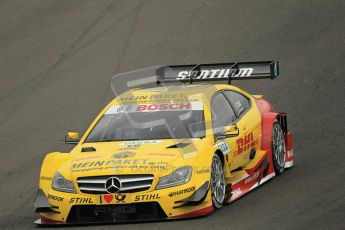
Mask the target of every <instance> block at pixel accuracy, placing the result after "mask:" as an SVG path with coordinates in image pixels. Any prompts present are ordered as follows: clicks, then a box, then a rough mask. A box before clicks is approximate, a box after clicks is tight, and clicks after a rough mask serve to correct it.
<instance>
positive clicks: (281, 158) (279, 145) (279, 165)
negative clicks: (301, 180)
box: [272, 122, 286, 175]
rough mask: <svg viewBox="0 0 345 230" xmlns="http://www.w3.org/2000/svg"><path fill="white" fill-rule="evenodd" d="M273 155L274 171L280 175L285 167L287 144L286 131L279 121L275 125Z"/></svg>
mask: <svg viewBox="0 0 345 230" xmlns="http://www.w3.org/2000/svg"><path fill="white" fill-rule="evenodd" d="M272 155H273V166H274V171H275V173H276V174H277V175H279V174H281V173H282V172H283V171H284V168H285V161H286V146H285V137H284V133H283V130H282V128H281V126H280V124H279V123H278V122H275V123H274V125H273V133H272Z"/></svg>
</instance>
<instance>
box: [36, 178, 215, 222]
mask: <svg viewBox="0 0 345 230" xmlns="http://www.w3.org/2000/svg"><path fill="white" fill-rule="evenodd" d="M34 210H35V212H38V213H40V219H39V220H37V221H36V222H35V223H36V224H39V225H51V224H95V223H114V222H130V221H154V220H167V219H179V218H190V217H195V216H202V215H207V214H209V213H211V212H212V211H213V206H212V201H211V197H210V192H209V183H208V182H204V183H203V184H202V185H201V186H199V187H198V188H197V189H195V186H186V185H185V186H179V187H174V188H169V189H162V190H154V191H151V192H147V193H134V194H103V195H90V194H69V193H61V192H57V191H53V190H51V191H49V193H47V194H46V195H45V194H44V193H43V191H42V190H39V192H38V193H37V196H36V199H35V202H34Z"/></svg>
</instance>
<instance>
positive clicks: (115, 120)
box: [34, 61, 293, 225]
mask: <svg viewBox="0 0 345 230" xmlns="http://www.w3.org/2000/svg"><path fill="white" fill-rule="evenodd" d="M151 70H152V69H151ZM153 70H154V71H153V72H152V71H151V72H152V73H151V74H153V78H152V76H149V78H150V79H154V81H155V83H157V84H158V85H157V86H155V87H150V88H147V87H143V88H132V89H129V90H127V91H125V92H123V93H121V94H119V95H117V96H116V97H115V98H114V99H113V100H112V101H111V102H110V103H109V104H108V105H107V106H106V107H105V108H104V109H103V110H102V111H101V113H100V114H99V115H98V116H97V117H96V119H95V120H94V121H93V122H92V124H91V125H90V127H89V128H88V129H87V131H86V132H85V133H84V135H83V136H82V137H81V138H79V134H78V133H76V132H68V133H67V134H66V136H65V142H66V143H68V144H75V145H76V146H75V147H74V148H73V149H72V150H71V152H70V153H61V152H53V153H49V154H47V155H46V157H45V159H44V161H43V164H42V168H41V172H40V178H39V188H38V192H37V195H36V198H35V201H34V211H35V212H37V213H39V216H40V218H39V219H38V220H37V221H36V222H35V223H36V224H39V225H54V224H91V223H114V222H129V221H151V220H172V219H181V218H191V217H197V216H204V215H208V214H210V213H212V212H214V211H215V210H217V209H220V208H222V206H223V205H225V204H229V203H231V202H233V201H235V200H236V199H238V198H240V197H242V196H243V195H244V194H246V193H248V192H249V191H251V190H253V189H254V188H256V187H258V186H259V185H262V184H263V183H264V182H266V181H267V180H269V179H271V178H273V177H274V176H277V175H279V174H281V173H283V171H284V169H286V168H290V167H292V166H293V146H292V134H291V132H289V131H288V128H287V116H286V113H282V112H276V111H275V110H274V109H273V106H272V105H271V103H270V102H268V101H267V100H266V99H265V98H264V97H263V96H262V95H251V94H249V93H248V92H246V91H244V90H242V89H240V88H238V87H236V86H233V85H231V81H232V80H245V79H262V78H270V79H274V78H276V77H278V75H279V66H278V62H277V61H265V62H238V63H221V64H198V65H178V66H159V67H155V68H153ZM146 73H147V71H146V70H144V71H136V72H135V74H134V75H136V76H135V77H136V79H139V81H140V80H141V79H140V77H142V76H144V75H145V74H146ZM151 74H150V75H151ZM122 76H125V77H126V79H128V78H129V76H133V72H132V73H130V74H128V75H122ZM114 79H117V78H114ZM221 81H223V82H222V83H221V84H220V82H221ZM133 82H134V83H138V80H135V79H134V80H133V81H132V83H131V84H132V85H135V84H134V83H133Z"/></svg>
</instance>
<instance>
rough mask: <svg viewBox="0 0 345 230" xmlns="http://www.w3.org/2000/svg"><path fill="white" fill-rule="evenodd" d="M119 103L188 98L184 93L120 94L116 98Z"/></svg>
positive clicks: (169, 100)
mask: <svg viewBox="0 0 345 230" xmlns="http://www.w3.org/2000/svg"><path fill="white" fill-rule="evenodd" d="M117 100H118V101H120V102H121V103H149V102H155V103H158V102H168V103H171V101H174V102H188V101H193V100H190V99H189V98H188V97H187V95H184V94H170V93H169V94H164V93H160V94H152V95H138V96H121V97H118V98H117Z"/></svg>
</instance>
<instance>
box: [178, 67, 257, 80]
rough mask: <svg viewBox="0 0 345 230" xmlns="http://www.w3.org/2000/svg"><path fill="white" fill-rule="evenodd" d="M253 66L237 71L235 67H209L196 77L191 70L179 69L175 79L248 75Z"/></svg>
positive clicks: (251, 71)
mask: <svg viewBox="0 0 345 230" xmlns="http://www.w3.org/2000/svg"><path fill="white" fill-rule="evenodd" d="M253 71H254V69H253V68H241V69H239V70H238V71H237V70H236V69H231V68H230V69H210V70H201V71H200V74H199V75H197V76H196V77H193V73H197V72H193V71H180V72H179V73H178V75H177V76H178V77H177V78H176V79H177V80H185V79H190V77H192V78H193V79H212V78H215V79H219V78H225V79H227V78H240V77H250V76H251V75H252V73H253Z"/></svg>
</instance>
